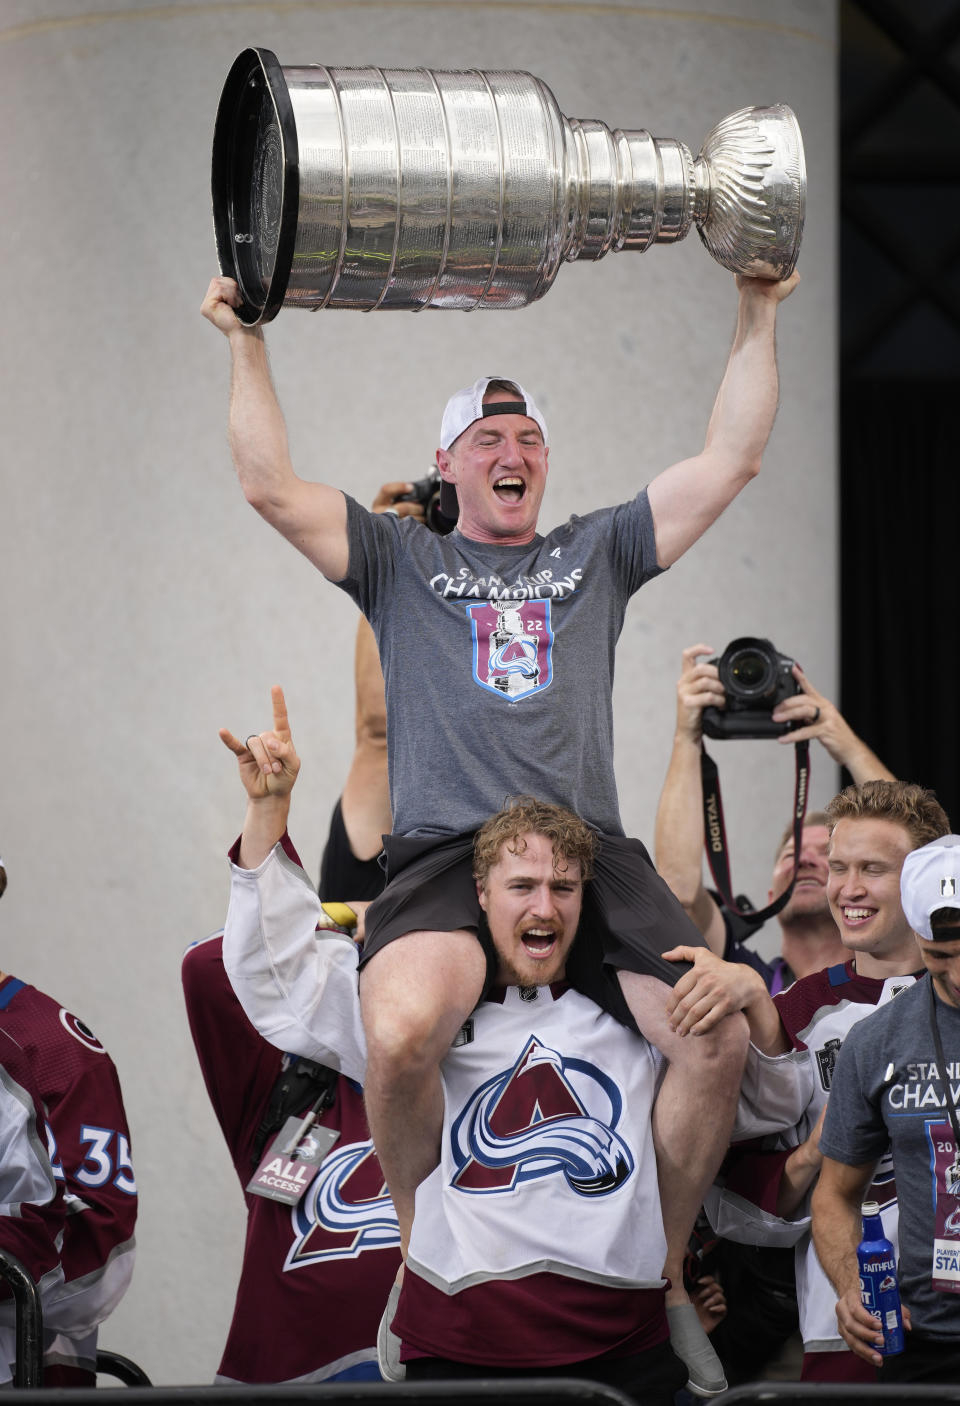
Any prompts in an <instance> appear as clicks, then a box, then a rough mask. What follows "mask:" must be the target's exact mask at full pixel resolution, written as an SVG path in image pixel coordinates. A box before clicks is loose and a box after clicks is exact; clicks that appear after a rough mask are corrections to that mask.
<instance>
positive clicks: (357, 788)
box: [340, 482, 424, 860]
mask: <svg viewBox="0 0 960 1406" xmlns="http://www.w3.org/2000/svg"><path fill="white" fill-rule="evenodd" d="M411 488H412V484H410V483H403V482H395V483H384V484H381V486H380V489H379V490H378V492H377V496H376V498H374V500H373V502H372V503H371V505H370V509H371V512H374V513H394V514H395V515H396V516H397V517H412V518H415V519H416V521H417V522H423V520H424V513H423V504H422V503H417V502H412V503H411V502H400V501H398V500H399V499H400V497H401V495H403V494H405V493H409V492H410V491H411ZM353 677H354V690H355V692H354V698H355V706H354V728H355V737H356V740H355V743H354V748H353V757H352V758H351V761H350V770H349V771H348V772H347V779H346V781H345V782H344V785H343V791H342V793H341V796H340V812H341V815H342V816H343V826H344V829H345V830H346V832H347V839H348V840H349V842H350V850H351V853H352V854H353V855H354V857H355V858H356V859H360V860H369V859H374V858H375V857H376V856H377V855H378V854H379V853H380V850H381V848H382V840H381V837H382V836H383V835H386V834H388V833H389V831H390V828H391V826H392V823H393V819H392V815H391V812H390V784H389V780H388V775H387V704H386V699H385V698H384V685H383V670H382V669H381V667H380V654H379V651H378V649H377V641H376V637H375V636H374V633H373V630H372V629H371V628H370V626H369V624H368V623H367V621H366V620H365V619H364V618H363V616H361V617H360V621H359V623H358V625H357V640H356V645H355V646H354V653H353Z"/></svg>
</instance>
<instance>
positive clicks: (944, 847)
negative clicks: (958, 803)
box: [900, 835, 960, 942]
mask: <svg viewBox="0 0 960 1406" xmlns="http://www.w3.org/2000/svg"><path fill="white" fill-rule="evenodd" d="M900 900H901V902H902V904H903V911H904V913H905V914H906V918H907V922H908V923H909V924H910V926H911V927H912V928H913V930H914V932H915V933H918V934H919V935H920V937H923V938H926V940H927V941H928V942H933V941H935V938H934V935H933V930H932V928H931V926H930V914H931V913H935V912H936V911H937V909H938V908H956V909H958V910H960V835H942V836H941V837H940V839H939V840H932V841H931V842H930V844H928V845H923V846H921V848H920V849H915V850H912V851H911V852H910V854H908V855H907V857H906V859H905V860H904V861H903V869H902V870H901V871H900ZM958 919H960V913H958ZM958 936H960V929H958Z"/></svg>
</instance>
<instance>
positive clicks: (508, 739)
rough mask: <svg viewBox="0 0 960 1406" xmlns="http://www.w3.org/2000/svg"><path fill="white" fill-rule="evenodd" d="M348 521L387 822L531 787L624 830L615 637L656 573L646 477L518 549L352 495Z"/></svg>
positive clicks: (431, 815) (496, 799)
mask: <svg viewBox="0 0 960 1406" xmlns="http://www.w3.org/2000/svg"><path fill="white" fill-rule="evenodd" d="M347 522H348V532H349V541H350V565H349V569H348V572H347V575H346V577H345V578H344V579H343V581H340V582H338V584H339V585H340V586H341V587H342V588H343V589H344V590H345V591H347V593H348V594H349V595H350V596H352V598H353V599H354V600H355V601H356V602H357V604H358V605H359V607H360V609H361V610H362V611H363V613H364V614H365V615H366V616H367V618H368V619H369V620H370V623H371V624H372V626H373V629H374V632H375V634H376V637H377V643H378V645H379V649H380V661H381V663H382V665H383V674H384V679H385V681H386V689H387V742H388V749H389V761H390V795H391V804H392V807H393V827H394V831H395V832H396V833H397V834H405V835H410V834H415V835H453V834H460V833H463V832H466V831H470V830H474V829H476V828H477V826H479V825H481V824H482V823H483V821H484V820H486V818H487V817H488V816H489V815H492V814H493V813H494V812H495V811H497V810H499V809H500V808H501V806H502V805H503V803H504V800H505V799H506V797H507V796H509V795H516V794H518V793H524V794H528V795H534V796H536V797H538V799H540V800H545V801H554V802H557V803H559V804H562V805H566V806H569V807H570V808H571V809H572V810H575V811H577V812H578V814H580V815H582V816H583V817H584V818H585V819H586V820H588V821H590V822H591V823H592V824H593V825H596V826H597V828H598V829H600V830H602V831H605V832H606V833H608V834H618V835H622V834H623V827H622V825H621V823H620V810H619V805H618V802H617V789H616V783H615V781H614V776H613V712H612V691H613V667H614V651H615V648H616V643H617V639H618V637H619V635H620V631H621V629H622V627H623V617H624V611H625V610H626V605H627V601H628V600H629V598H630V596H631V595H632V594H633V592H634V591H637V590H639V589H640V587H641V586H642V585H643V583H644V582H645V581H648V580H649V579H650V578H651V577H652V576H656V575H658V574H659V572H660V568H659V567H658V566H657V564H656V545H655V542H654V535H653V519H652V517H651V515H650V508H649V505H648V503H647V495H646V491H644V492H642V493H640V494H639V495H638V497H636V498H635V499H634V500H633V501H632V502H630V503H624V504H622V505H621V506H619V507H616V508H602V509H600V510H599V511H597V512H594V513H590V514H588V515H587V516H586V517H572V518H570V520H569V521H568V522H566V523H564V524H563V526H562V527H558V528H555V529H554V531H553V532H551V533H550V534H549V536H547V537H540V536H536V537H534V539H533V541H532V542H530V543H528V544H527V545H525V546H521V547H516V546H502V545H499V544H488V543H484V542H473V541H471V540H469V539H468V538H466V537H463V536H461V534H460V533H459V532H456V531H454V532H452V533H450V535H449V536H447V537H438V536H437V535H436V534H435V533H433V532H430V531H429V530H428V529H427V528H425V527H423V526H422V525H420V524H418V523H415V522H413V521H411V520H410V519H400V518H397V517H395V516H393V515H391V514H383V515H378V514H374V513H370V512H368V511H367V510H366V509H365V508H362V507H361V506H360V505H359V504H358V503H356V502H355V501H354V500H353V499H352V498H350V497H347Z"/></svg>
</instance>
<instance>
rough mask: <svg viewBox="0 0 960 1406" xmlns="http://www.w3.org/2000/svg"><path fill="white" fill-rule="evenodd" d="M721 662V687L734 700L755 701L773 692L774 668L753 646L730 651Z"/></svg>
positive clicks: (766, 657) (766, 656) (762, 652)
mask: <svg viewBox="0 0 960 1406" xmlns="http://www.w3.org/2000/svg"><path fill="white" fill-rule="evenodd" d="M723 662H724V664H725V668H722V669H721V676H722V682H723V686H724V688H725V690H726V691H727V693H729V694H732V695H733V696H734V697H735V698H742V699H745V700H747V699H749V700H753V701H757V700H759V699H762V698H764V697H765V696H766V695H767V694H769V693H771V692H772V691H773V688H774V685H775V683H776V677H777V676H776V666H775V664H774V661H773V660H772V659H770V657H769V656H768V655H767V654H766V653H765V652H764V651H763V650H762V649H759V648H757V646H756V645H755V644H751V645H746V646H744V647H743V648H741V649H732V650H730V651H729V654H728V656H727V657H726V658H725V660H724V661H723Z"/></svg>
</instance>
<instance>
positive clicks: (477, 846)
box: [473, 796, 597, 883]
mask: <svg viewBox="0 0 960 1406" xmlns="http://www.w3.org/2000/svg"><path fill="white" fill-rule="evenodd" d="M525 835H542V836H543V837H544V839H547V840H549V841H550V843H551V845H552V846H553V863H554V868H556V869H558V870H561V871H562V870H564V869H566V868H567V866H568V864H570V863H571V862H575V863H577V864H579V865H580V877H581V879H582V880H584V882H586V880H587V879H589V878H591V877H592V875H593V861H594V856H595V855H596V852H597V835H596V832H595V831H593V830H591V829H590V826H589V825H587V824H586V823H585V822H584V821H582V820H581V819H580V817H579V815H574V813H573V811H572V810H567V809H566V808H565V807H564V806H556V805H551V804H550V803H549V802H548V801H538V800H537V799H536V798H535V797H534V796H511V797H510V799H509V800H508V801H507V804H506V805H505V806H504V808H503V810H499V811H497V813H496V815H491V817H490V819H489V820H487V821H486V822H485V823H484V824H483V825H482V826H481V827H480V829H479V830H478V831H477V834H476V838H475V839H474V842H473V877H474V878H475V879H479V881H480V882H481V883H484V882H485V881H486V878H487V875H488V874H489V872H490V870H491V869H492V868H493V866H494V865H495V864H496V863H497V862H498V860H499V858H500V851H501V850H502V849H503V847H504V845H506V846H507V848H508V849H509V850H510V852H511V854H523V852H524V850H525V849H526V847H527V845H526V841H525V839H524V836H525Z"/></svg>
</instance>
